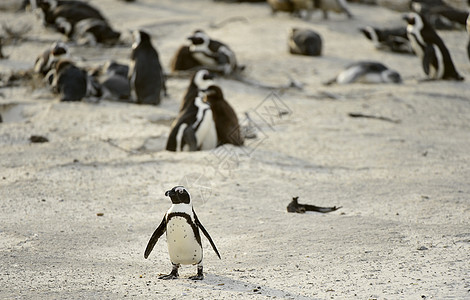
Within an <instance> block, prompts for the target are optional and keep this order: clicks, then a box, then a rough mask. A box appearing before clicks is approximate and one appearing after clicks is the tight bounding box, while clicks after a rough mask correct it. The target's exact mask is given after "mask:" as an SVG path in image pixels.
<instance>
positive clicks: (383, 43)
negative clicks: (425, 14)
mask: <svg viewBox="0 0 470 300" xmlns="http://www.w3.org/2000/svg"><path fill="white" fill-rule="evenodd" d="M359 30H360V31H361V32H362V33H363V34H364V36H365V37H366V38H367V39H369V40H371V41H372V43H373V44H374V46H375V48H376V49H379V50H387V51H391V52H396V53H406V54H413V49H412V48H411V45H410V41H409V40H408V35H407V33H406V26H399V27H393V28H383V29H380V28H375V27H372V26H366V27H362V28H360V29H359Z"/></svg>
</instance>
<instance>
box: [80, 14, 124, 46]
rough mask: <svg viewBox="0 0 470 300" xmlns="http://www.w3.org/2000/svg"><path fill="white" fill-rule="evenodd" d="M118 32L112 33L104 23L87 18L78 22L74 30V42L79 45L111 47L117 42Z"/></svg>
mask: <svg viewBox="0 0 470 300" xmlns="http://www.w3.org/2000/svg"><path fill="white" fill-rule="evenodd" d="M120 36H121V33H120V32H117V31H114V30H113V29H112V28H111V26H109V24H108V23H107V22H106V21H103V20H100V19H94V18H87V19H83V20H80V21H78V22H77V23H76V24H75V28H74V38H73V39H74V40H75V41H77V42H78V43H79V44H81V45H90V46H96V45H97V44H108V45H113V44H116V43H117V42H118V41H119V37H120Z"/></svg>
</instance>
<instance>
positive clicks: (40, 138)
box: [29, 135, 49, 143]
mask: <svg viewBox="0 0 470 300" xmlns="http://www.w3.org/2000/svg"><path fill="white" fill-rule="evenodd" d="M29 141H30V142H31V143H47V142H49V140H48V139H47V138H46V137H44V136H42V135H32V136H30V137H29Z"/></svg>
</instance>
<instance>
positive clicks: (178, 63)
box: [170, 45, 201, 72]
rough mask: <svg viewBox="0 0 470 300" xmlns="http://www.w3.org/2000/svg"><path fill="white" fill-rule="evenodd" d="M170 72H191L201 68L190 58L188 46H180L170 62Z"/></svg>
mask: <svg viewBox="0 0 470 300" xmlns="http://www.w3.org/2000/svg"><path fill="white" fill-rule="evenodd" d="M170 67H171V71H172V72H175V71H184V70H193V69H197V68H199V67H201V64H200V63H199V62H198V61H197V60H196V59H195V58H194V57H193V56H192V54H191V51H190V50H189V46H188V45H182V46H181V47H180V48H179V49H178V50H177V51H176V53H175V55H174V56H173V58H172V59H171V62H170Z"/></svg>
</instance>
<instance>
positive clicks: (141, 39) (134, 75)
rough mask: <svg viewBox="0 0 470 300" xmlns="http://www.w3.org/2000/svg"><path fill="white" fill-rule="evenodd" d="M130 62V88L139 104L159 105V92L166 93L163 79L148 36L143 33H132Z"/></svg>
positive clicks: (155, 52) (158, 61)
mask: <svg viewBox="0 0 470 300" xmlns="http://www.w3.org/2000/svg"><path fill="white" fill-rule="evenodd" d="M133 37H134V44H133V45H132V53H131V60H132V63H133V67H131V68H130V70H129V79H130V83H131V88H132V89H133V91H134V92H135V94H136V96H137V103H139V104H154V105H158V104H160V96H161V92H162V90H163V91H166V87H165V78H164V75H163V70H162V67H161V64H160V60H159V58H158V53H157V51H156V50H155V48H153V46H152V42H151V40H150V35H148V33H146V32H144V31H134V33H133Z"/></svg>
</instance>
